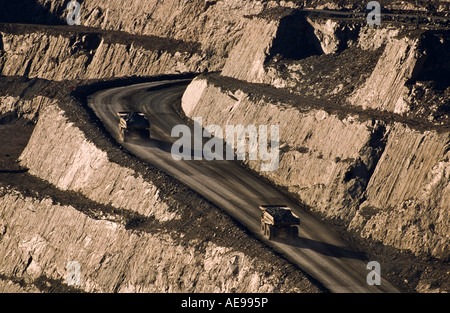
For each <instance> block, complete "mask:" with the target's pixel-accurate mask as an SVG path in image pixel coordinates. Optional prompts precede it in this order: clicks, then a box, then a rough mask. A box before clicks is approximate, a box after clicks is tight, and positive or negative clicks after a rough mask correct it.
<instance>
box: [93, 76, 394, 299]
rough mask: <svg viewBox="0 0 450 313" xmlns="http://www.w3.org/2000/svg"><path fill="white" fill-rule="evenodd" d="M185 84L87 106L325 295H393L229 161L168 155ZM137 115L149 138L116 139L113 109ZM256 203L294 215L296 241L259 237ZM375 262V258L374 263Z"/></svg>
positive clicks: (136, 90)
mask: <svg viewBox="0 0 450 313" xmlns="http://www.w3.org/2000/svg"><path fill="white" fill-rule="evenodd" d="M189 82H190V80H176V81H160V82H151V83H144V84H138V85H132V86H126V87H119V88H113V89H107V90H103V91H99V92H97V93H95V94H93V95H91V96H89V97H88V103H89V106H90V107H91V108H92V109H93V110H94V112H95V114H96V115H97V116H98V117H99V118H100V120H101V121H102V122H103V124H104V125H105V127H106V129H107V130H108V131H109V132H110V133H111V134H112V136H113V137H114V138H116V140H117V141H118V142H120V143H121V144H122V145H123V147H124V148H126V149H127V150H129V151H130V152H131V153H133V154H134V155H136V156H137V157H139V158H140V159H142V160H145V161H147V162H148V163H151V164H153V165H155V166H156V167H158V168H160V169H162V170H164V171H165V172H167V173H169V174H170V175H171V176H173V177H174V178H176V179H178V180H179V181H181V182H183V183H184V184H186V185H187V186H189V187H190V188H192V189H193V190H195V191H196V192H198V193H199V194H201V195H202V196H204V197H205V198H206V199H208V200H210V201H211V202H213V203H214V204H215V205H217V206H218V207H220V208H222V209H224V210H226V211H227V212H228V213H229V214H230V215H231V216H233V217H234V218H236V219H237V220H239V221H240V222H241V223H242V224H243V225H245V226H246V227H247V228H248V229H249V230H250V231H252V232H253V233H254V234H255V236H257V237H258V238H260V239H261V240H262V241H264V242H265V243H267V244H268V245H270V246H271V247H272V248H273V249H274V250H275V251H277V252H279V253H281V254H282V255H284V256H285V257H286V259H288V260H289V261H290V262H292V263H294V264H297V265H298V266H299V267H300V268H301V269H303V270H304V271H305V272H307V273H308V274H309V275H311V276H312V277H314V278H315V279H317V280H318V281H319V282H321V283H322V284H323V285H324V286H325V287H326V288H327V289H328V290H330V291H331V292H341V293H343V292H398V290H397V289H396V288H395V287H394V286H393V285H391V284H390V283H389V282H388V281H386V280H385V279H384V278H383V271H382V268H381V285H379V286H377V285H373V286H370V285H369V284H368V283H367V281H366V277H367V276H368V274H369V273H370V270H368V269H367V268H366V267H367V263H368V262H369V261H370V260H366V259H363V258H362V257H361V256H360V254H358V253H357V252H356V251H352V250H351V249H349V248H348V247H346V245H345V244H344V243H343V242H342V241H340V240H339V236H338V235H337V233H335V232H334V231H332V230H331V229H329V228H327V227H326V226H325V225H323V223H322V222H320V221H319V220H318V219H316V218H314V217H313V216H312V215H311V214H309V213H307V212H305V211H304V210H302V209H301V208H300V207H299V206H298V205H296V204H295V203H294V202H292V201H291V200H290V199H288V198H286V197H285V196H284V195H282V194H281V193H280V192H279V191H277V190H276V189H275V188H274V187H272V186H270V185H269V184H266V183H264V182H262V181H261V180H260V179H258V178H257V177H255V176H254V175H252V174H250V173H249V172H248V171H246V170H245V169H244V168H242V167H241V166H239V165H238V163H237V162H235V161H216V160H214V161H207V160H200V161H196V160H192V161H189V160H181V161H176V160H174V159H173V158H172V156H171V153H170V151H171V146H172V143H173V142H174V141H176V140H177V139H178V138H172V137H170V134H171V130H172V128H173V126H175V125H178V124H185V123H184V121H183V120H182V119H181V118H180V117H179V116H178V115H177V114H176V113H175V111H174V110H173V104H174V103H175V101H180V96H181V95H182V93H183V92H184V90H185V89H186V86H187V85H188V84H189ZM127 110H129V111H142V112H144V113H145V115H146V117H147V118H148V119H149V121H150V123H151V139H147V140H144V139H139V138H130V140H127V142H121V141H119V139H118V138H119V134H118V117H117V115H116V113H117V112H118V111H127ZM191 133H192V134H193V131H192V132H191ZM261 204H286V205H289V206H290V207H291V208H292V209H293V211H294V212H295V213H296V214H297V215H298V216H299V217H300V221H301V224H300V226H299V237H298V238H297V239H296V240H293V241H290V242H283V241H268V240H266V239H264V238H263V237H262V236H261V235H260V216H261V211H260V209H259V205H261ZM374 261H376V260H374Z"/></svg>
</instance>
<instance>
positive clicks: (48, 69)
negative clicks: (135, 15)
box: [0, 26, 206, 81]
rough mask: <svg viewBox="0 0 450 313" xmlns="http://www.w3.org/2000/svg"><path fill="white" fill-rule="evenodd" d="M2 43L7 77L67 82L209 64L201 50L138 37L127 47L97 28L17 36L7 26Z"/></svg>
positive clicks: (191, 69)
mask: <svg viewBox="0 0 450 313" xmlns="http://www.w3.org/2000/svg"><path fill="white" fill-rule="evenodd" d="M25 28H26V27H25ZM122 35H123V34H122ZM117 36H119V35H118V34H117ZM1 39H2V44H3V49H2V50H3V51H2V52H3V53H2V56H1V57H0V60H1V64H2V65H1V73H2V74H3V75H7V76H15V75H19V76H27V77H39V78H44V79H51V80H57V81H61V80H68V79H89V78H106V77H122V76H132V75H139V76H144V75H148V76H150V75H156V74H164V73H165V74H169V73H181V72H195V71H203V69H204V68H205V66H206V65H205V63H204V62H203V63H202V57H201V56H200V55H199V53H200V52H199V51H198V50H196V48H195V47H184V46H183V43H181V42H176V41H175V42H174V41H170V40H167V39H162V38H147V39H146V40H142V41H140V39H139V38H134V39H131V40H130V41H129V42H128V43H127V42H126V40H127V39H126V38H124V37H122V39H123V40H120V39H119V38H114V34H113V35H111V34H106V33H103V34H102V33H96V32H95V31H92V30H88V31H87V32H86V33H85V34H83V33H81V34H79V33H72V34H71V33H67V32H64V31H63V29H58V28H56V29H55V28H52V27H48V28H47V29H46V30H45V29H44V30H34V29H33V28H32V27H31V28H26V29H24V30H23V31H22V32H20V33H17V30H16V29H14V28H10V27H8V26H5V29H4V30H3V31H2V32H1ZM145 45H147V46H145ZM194 46H195V45H194ZM170 47H172V48H170ZM202 64H203V65H202Z"/></svg>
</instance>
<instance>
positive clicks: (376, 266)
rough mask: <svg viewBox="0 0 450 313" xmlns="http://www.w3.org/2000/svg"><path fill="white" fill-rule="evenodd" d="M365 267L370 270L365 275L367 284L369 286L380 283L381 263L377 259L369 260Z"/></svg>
mask: <svg viewBox="0 0 450 313" xmlns="http://www.w3.org/2000/svg"><path fill="white" fill-rule="evenodd" d="M366 268H367V269H368V270H371V271H370V272H369V274H368V275H367V277H366V281H367V284H369V285H370V286H373V285H377V286H379V285H381V265H380V263H378V262H377V261H370V262H369V263H367V266H366Z"/></svg>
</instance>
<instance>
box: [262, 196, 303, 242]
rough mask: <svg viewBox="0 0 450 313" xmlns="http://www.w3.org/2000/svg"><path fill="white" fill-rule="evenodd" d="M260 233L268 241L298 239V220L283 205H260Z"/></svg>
mask: <svg viewBox="0 0 450 313" xmlns="http://www.w3.org/2000/svg"><path fill="white" fill-rule="evenodd" d="M259 208H260V209H261V210H262V214H261V233H262V234H263V235H264V237H265V238H266V239H268V240H272V239H275V238H277V237H284V238H292V239H293V238H296V237H298V228H297V225H300V218H299V217H298V216H297V215H295V214H294V213H293V212H292V210H291V209H290V208H289V207H287V206H284V205H261V206H260V207H259Z"/></svg>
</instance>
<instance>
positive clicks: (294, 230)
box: [291, 226, 298, 239]
mask: <svg viewBox="0 0 450 313" xmlns="http://www.w3.org/2000/svg"><path fill="white" fill-rule="evenodd" d="M297 237H298V228H297V227H296V226H292V227H291V238H292V239H296V238H297Z"/></svg>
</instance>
